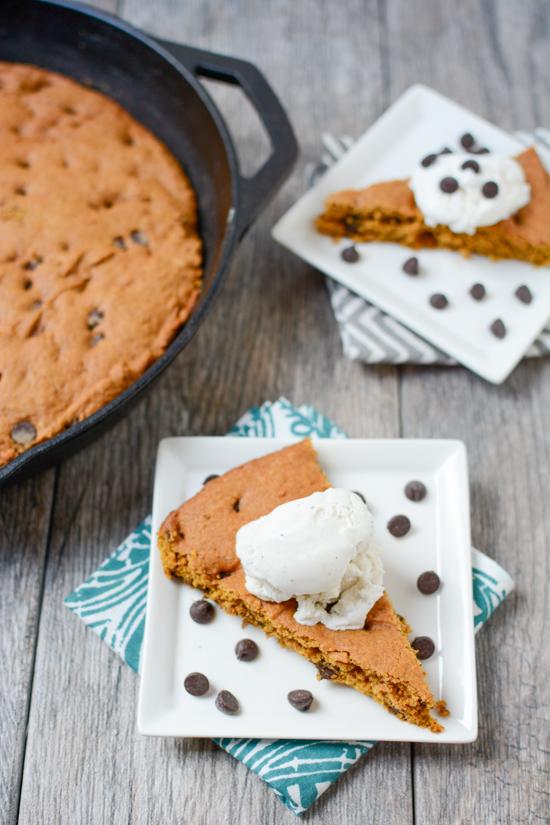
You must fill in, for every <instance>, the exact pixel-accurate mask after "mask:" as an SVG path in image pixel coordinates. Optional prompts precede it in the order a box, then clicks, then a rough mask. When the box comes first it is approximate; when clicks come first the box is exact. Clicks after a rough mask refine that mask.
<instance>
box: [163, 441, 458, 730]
mask: <svg viewBox="0 0 550 825" xmlns="http://www.w3.org/2000/svg"><path fill="white" fill-rule="evenodd" d="M329 486H330V484H329V481H328V479H327V478H326V476H325V474H324V472H323V470H322V468H321V466H320V465H319V462H318V460H317V456H316V453H315V450H314V448H313V446H312V444H311V442H310V441H309V440H304V441H301V442H298V443H297V444H294V445H292V446H290V447H286V448H284V449H282V450H279V451H277V452H274V453H270V454H268V455H266V456H263V457H262V458H259V459H256V460H254V461H250V462H248V463H246V464H243V465H242V466H240V467H236V468H235V469H233V470H230V471H229V472H228V473H226V474H225V475H223V476H219V477H218V478H215V479H213V480H211V481H209V482H208V483H207V484H205V485H204V487H203V488H202V490H200V492H199V493H197V494H196V495H195V496H193V498H191V499H189V501H187V502H185V503H184V504H183V505H182V506H181V507H180V508H179V509H178V510H175V511H173V512H172V513H171V514H170V515H169V516H168V518H167V519H166V520H165V521H164V523H163V525H162V526H161V528H160V530H159V535H158V544H159V550H160V555H161V558H162V564H163V567H164V571H165V573H166V574H167V575H168V576H172V577H176V578H179V579H183V581H185V582H187V583H188V584H191V585H193V586H194V587H198V588H200V589H201V590H203V591H204V593H205V594H206V595H208V596H209V597H210V598H212V599H213V600H214V601H216V602H217V603H218V604H219V605H220V606H221V607H222V608H223V609H224V610H226V611H227V612H228V613H233V614H236V615H238V616H241V617H242V618H243V619H244V620H245V621H247V622H249V623H250V624H253V625H256V626H258V627H261V628H262V629H263V630H264V631H265V632H266V633H267V634H269V635H271V636H274V637H275V638H276V639H277V640H278V641H279V642H280V643H281V644H282V645H284V646H285V647H289V648H291V649H293V650H295V651H297V652H298V653H300V654H301V655H302V656H304V657H305V658H307V659H309V660H310V661H312V662H314V663H315V664H316V665H317V666H318V667H320V668H322V669H323V672H324V674H325V675H329V676H330V678H332V679H334V680H335V681H338V682H342V683H344V684H347V685H350V686H351V687H354V688H356V689H357V690H359V691H361V692H362V693H365V694H367V695H368V696H371V697H372V698H374V699H376V701H378V702H380V703H381V704H383V705H384V706H385V707H386V708H387V709H388V710H390V711H391V712H392V713H394V714H395V715H397V716H399V717H400V718H401V719H405V720H406V721H409V722H412V723H414V724H417V725H421V726H422V727H428V728H431V730H434V731H440V730H442V727H441V725H440V724H439V723H438V722H437V721H436V720H435V719H434V718H433V717H432V716H431V714H430V710H431V709H432V708H434V706H435V701H434V698H433V696H432V694H431V692H430V689H429V687H428V684H427V681H426V675H425V673H424V670H423V668H422V666H421V664H420V662H419V661H418V659H417V657H416V654H415V652H414V651H413V649H412V647H411V645H410V644H409V641H408V638H407V634H408V632H409V628H408V626H407V625H406V623H405V622H404V620H403V619H402V618H401V617H399V616H398V615H397V614H396V612H395V610H394V608H393V606H392V604H391V601H390V599H389V598H388V595H387V594H386V593H384V595H383V596H382V597H381V598H380V599H379V600H378V601H377V602H376V604H375V605H374V607H373V608H372V609H371V610H370V612H369V614H368V616H367V621H366V627H365V629H362V630H330V629H329V628H327V627H325V626H324V625H322V624H316V625H314V626H311V627H310V626H305V625H302V624H299V623H298V622H296V620H295V619H294V611H295V609H296V602H295V600H293V599H292V600H289V601H287V602H283V603H281V604H276V603H273V602H266V601H263V600H261V599H258V598H256V597H255V596H253V595H252V594H251V593H249V592H248V590H247V589H246V587H245V582H244V571H243V569H242V567H241V565H240V561H239V559H238V557H237V555H236V553H235V536H236V533H237V531H238V529H239V528H240V527H241V526H242V525H243V524H246V523H247V522H249V521H252V520H254V519H256V518H259V517H260V516H263V515H266V514H267V513H270V512H271V511H272V510H273V509H274V508H275V507H277V506H278V505H279V504H283V503H284V502H286V501H292V500H293V499H297V498H302V497H305V496H308V495H310V494H311V493H314V492H317V491H322V490H326V489H327V488H328V487H329Z"/></svg>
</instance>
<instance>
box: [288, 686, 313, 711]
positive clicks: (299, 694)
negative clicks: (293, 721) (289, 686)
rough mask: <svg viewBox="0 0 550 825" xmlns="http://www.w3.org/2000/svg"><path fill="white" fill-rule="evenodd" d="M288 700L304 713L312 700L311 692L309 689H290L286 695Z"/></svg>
mask: <svg viewBox="0 0 550 825" xmlns="http://www.w3.org/2000/svg"><path fill="white" fill-rule="evenodd" d="M287 699H288V701H289V702H290V704H291V705H292V707H293V708H296V710H299V711H301V712H302V713H304V712H305V711H306V710H309V709H310V707H311V703H312V702H313V693H311V692H310V691H309V690H291V691H290V693H289V694H288V696H287Z"/></svg>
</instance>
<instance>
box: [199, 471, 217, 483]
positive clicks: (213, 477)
mask: <svg viewBox="0 0 550 825" xmlns="http://www.w3.org/2000/svg"><path fill="white" fill-rule="evenodd" d="M219 477H220V476H219V474H218V473H212V474H211V475H209V476H206V478H205V479H204V481H203V482H202V483H203V485H204V484H208V482H209V481H213V480H214V479H215V478H219Z"/></svg>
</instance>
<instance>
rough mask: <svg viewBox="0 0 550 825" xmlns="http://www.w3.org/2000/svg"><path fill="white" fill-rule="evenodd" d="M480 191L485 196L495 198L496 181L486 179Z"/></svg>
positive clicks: (496, 191) (496, 190)
mask: <svg viewBox="0 0 550 825" xmlns="http://www.w3.org/2000/svg"><path fill="white" fill-rule="evenodd" d="M481 191H482V193H483V195H484V196H485V197H486V198H496V196H497V195H498V183H495V182H494V180H488V181H487V183H484V184H483V186H482V187H481Z"/></svg>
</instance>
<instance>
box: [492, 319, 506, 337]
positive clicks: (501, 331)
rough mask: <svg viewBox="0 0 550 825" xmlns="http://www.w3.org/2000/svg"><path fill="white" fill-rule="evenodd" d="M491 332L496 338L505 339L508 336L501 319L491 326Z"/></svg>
mask: <svg viewBox="0 0 550 825" xmlns="http://www.w3.org/2000/svg"><path fill="white" fill-rule="evenodd" d="M490 330H491V332H492V333H493V335H494V336H495V338H504V337H505V335H506V327H505V326H504V322H503V321H501V319H500V318H496V319H495V320H494V321H493V323H492V324H491V326H490Z"/></svg>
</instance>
